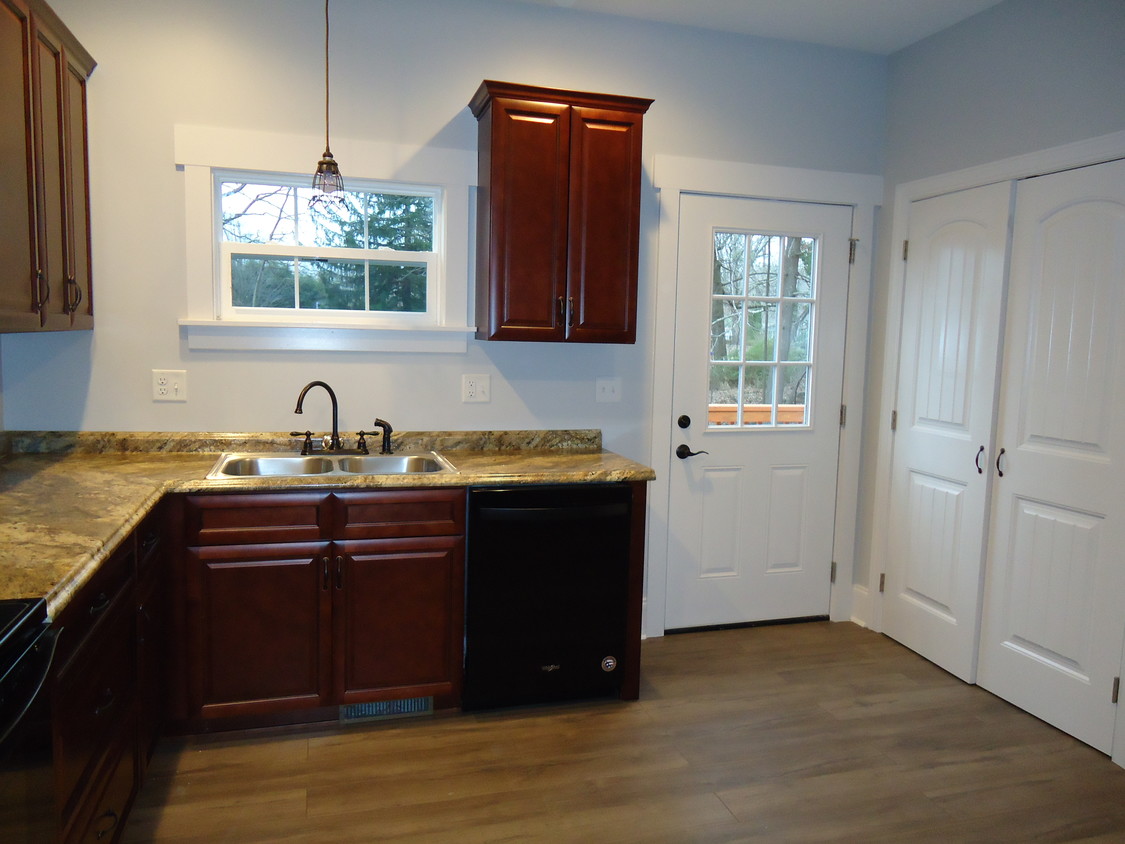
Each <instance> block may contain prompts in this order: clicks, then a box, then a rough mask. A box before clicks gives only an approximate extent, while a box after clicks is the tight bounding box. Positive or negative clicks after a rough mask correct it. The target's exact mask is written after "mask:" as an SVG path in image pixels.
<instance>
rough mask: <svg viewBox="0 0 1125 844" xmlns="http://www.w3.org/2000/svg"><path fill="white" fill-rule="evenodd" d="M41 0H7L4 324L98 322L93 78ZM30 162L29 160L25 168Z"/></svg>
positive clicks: (1, 83)
mask: <svg viewBox="0 0 1125 844" xmlns="http://www.w3.org/2000/svg"><path fill="white" fill-rule="evenodd" d="M93 70H94V60H93V59H92V58H91V57H90V54H89V53H87V52H86V50H85V49H83V47H82V45H81V44H79V43H78V41H77V40H76V39H75V38H74V36H73V35H72V34H71V33H70V31H69V30H68V29H67V28H66V27H65V26H64V25H63V23H62V22H61V21H60V20H59V19H58V17H57V16H56V15H55V13H54V12H53V11H51V9H50V8H49V7H48V6H47V5H46V4H45V3H43V2H41V0H0V160H3V161H4V162H5V163H6V164H8V165H10V166H6V167H5V168H4V170H3V172H2V173H0V331H3V332H13V331H43V330H60V329H71V328H91V327H93V324H94V316H93V306H92V301H91V291H90V207H89V178H88V170H89V165H88V161H87V153H86V80H87V79H88V78H89V76H90V74H91V73H92V72H93ZM20 162H23V165H24V166H22V167H21V166H19V163H20Z"/></svg>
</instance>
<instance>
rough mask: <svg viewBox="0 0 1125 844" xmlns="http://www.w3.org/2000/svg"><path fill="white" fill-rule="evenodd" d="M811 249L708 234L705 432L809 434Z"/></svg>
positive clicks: (790, 240) (785, 240)
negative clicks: (710, 238) (745, 430)
mask: <svg viewBox="0 0 1125 844" xmlns="http://www.w3.org/2000/svg"><path fill="white" fill-rule="evenodd" d="M816 265H817V241H816V239H815V238H812V237H808V236H803V235H779V234H758V233H752V232H738V231H725V230H718V231H716V232H715V233H714V248H713V263H712V293H711V344H710V355H709V367H710V378H709V384H708V392H709V407H708V425H709V427H713V428H728V429H729V428H763V427H787V428H792V427H808V425H809V424H810V414H809V408H810V398H811V392H810V390H811V383H810V382H811V378H812V369H813V361H812V354H813V348H812V338H813V336H814V334H813V329H814V319H815V313H816V285H815V273H816Z"/></svg>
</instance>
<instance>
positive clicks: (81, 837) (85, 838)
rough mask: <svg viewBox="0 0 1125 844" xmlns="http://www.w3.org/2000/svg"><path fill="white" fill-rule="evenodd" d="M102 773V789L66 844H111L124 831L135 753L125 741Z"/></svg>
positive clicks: (133, 781)
mask: <svg viewBox="0 0 1125 844" xmlns="http://www.w3.org/2000/svg"><path fill="white" fill-rule="evenodd" d="M115 750H116V753H115V756H114V759H113V761H112V762H111V763H110V768H109V770H108V771H107V773H106V786H105V789H104V791H102V793H101V796H100V797H99V799H98V800H96V801H90V807H91V808H90V810H89V812H87V813H85V814H84V815H83V816H82V817H80V818H79V819H78V823H76V824H75V825H74V828H73V829H72V830H71V833H70V835H68V836H67V838H66V841H67V844H112V842H114V841H117V840H118V839H119V838H120V837H121V832H122V830H123V829H124V828H125V813H126V811H127V810H128V809H129V805H130V804H131V803H132V801H133V795H134V793H135V790H136V786H137V763H136V754H135V753H134V752H133V746H132V744H131V743H130V742H129V741H127V740H126V741H122V742H118V744H117V746H116V748H115Z"/></svg>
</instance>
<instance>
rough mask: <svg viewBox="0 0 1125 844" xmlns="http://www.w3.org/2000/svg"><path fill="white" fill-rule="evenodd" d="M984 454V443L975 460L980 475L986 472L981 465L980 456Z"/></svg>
mask: <svg viewBox="0 0 1125 844" xmlns="http://www.w3.org/2000/svg"><path fill="white" fill-rule="evenodd" d="M982 454H984V446H983V445H982V446H981V447H980V451H978V452H977V459H976V460H974V461H973V462H974V463H976V464H977V474H978V475H983V474H984V469H982V468H981V467H980V456H981V455H982Z"/></svg>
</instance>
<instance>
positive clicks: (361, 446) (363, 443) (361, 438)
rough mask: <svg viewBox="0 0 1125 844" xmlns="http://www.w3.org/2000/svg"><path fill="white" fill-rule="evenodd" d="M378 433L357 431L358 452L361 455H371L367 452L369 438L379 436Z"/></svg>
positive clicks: (356, 445)
mask: <svg viewBox="0 0 1125 844" xmlns="http://www.w3.org/2000/svg"><path fill="white" fill-rule="evenodd" d="M378 433H379V432H378V431H357V432H356V443H355V447H356V451H358V452H359V453H360V454H369V453H370V452H368V450H367V438H368V437H373V436H375V435H376V434H378Z"/></svg>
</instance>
